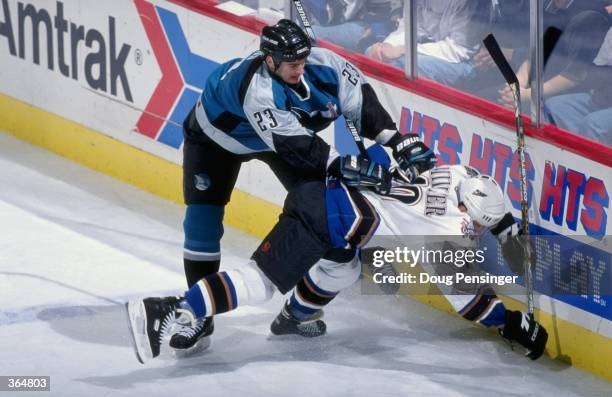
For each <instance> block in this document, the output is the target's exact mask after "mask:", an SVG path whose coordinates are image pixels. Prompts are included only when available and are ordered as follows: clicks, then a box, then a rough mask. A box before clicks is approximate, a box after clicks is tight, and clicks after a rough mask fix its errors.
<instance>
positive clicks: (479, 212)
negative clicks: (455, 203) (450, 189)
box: [459, 175, 506, 227]
mask: <svg viewBox="0 0 612 397" xmlns="http://www.w3.org/2000/svg"><path fill="white" fill-rule="evenodd" d="M459 203H463V205H465V208H467V213H468V215H470V217H471V218H472V220H474V221H476V222H478V223H479V224H480V225H482V226H485V227H491V226H493V225H495V224H497V223H498V222H499V221H500V220H501V219H502V218H503V217H504V214H505V213H506V205H505V202H504V194H503V193H502V191H501V188H500V187H499V185H498V184H497V182H496V181H495V179H493V178H492V177H490V176H488V175H476V176H473V177H471V178H468V179H466V180H464V181H463V182H462V183H461V186H459Z"/></svg>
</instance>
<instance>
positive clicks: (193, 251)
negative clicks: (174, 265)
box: [183, 204, 224, 288]
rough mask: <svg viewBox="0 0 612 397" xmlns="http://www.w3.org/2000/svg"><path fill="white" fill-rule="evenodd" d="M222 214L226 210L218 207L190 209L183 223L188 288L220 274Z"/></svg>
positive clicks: (205, 206) (191, 205) (184, 258)
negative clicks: (205, 278) (208, 277)
mask: <svg viewBox="0 0 612 397" xmlns="http://www.w3.org/2000/svg"><path fill="white" fill-rule="evenodd" d="M223 212H224V210H223V207H222V206H218V205H206V204H189V205H187V209H186V210H185V219H184V220H183V231H184V233H185V242H184V247H183V263H184V266H185V278H186V279H187V285H188V286H189V288H191V287H192V286H193V285H194V284H195V283H197V282H198V281H199V280H200V279H202V278H204V277H206V276H208V275H210V274H214V273H216V272H218V271H219V263H220V260H221V245H220V241H221V237H222V236H223V223H222V222H223Z"/></svg>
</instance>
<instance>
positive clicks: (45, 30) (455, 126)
mask: <svg viewBox="0 0 612 397" xmlns="http://www.w3.org/2000/svg"><path fill="white" fill-rule="evenodd" d="M178 3H181V2H180V1H176V2H174V3H169V2H161V1H154V2H150V1H144V0H134V1H133V2H128V1H122V0H113V1H106V2H95V3H92V2H89V1H85V0H79V1H70V2H68V1H65V2H61V1H47V0H39V1H36V2H33V1H29V2H28V1H15V0H1V1H0V59H1V60H2V62H1V63H2V67H1V68H0V116H1V117H0V130H3V131H8V132H9V133H11V134H13V135H15V136H18V137H20V138H22V139H25V140H27V141H29V142H32V143H35V144H37V145H40V146H43V147H45V148H48V149H50V150H52V151H54V152H56V153H59V154H61V155H63V156H66V157H68V158H71V159H74V160H76V161H78V162H80V163H83V164H85V165H87V166H89V167H92V168H94V169H97V170H99V171H101V172H104V173H107V174H109V175H112V176H115V177H117V178H119V179H122V180H125V181H127V182H129V183H132V184H134V185H137V186H139V187H141V188H143V189H145V190H148V191H151V192H153V193H156V194H158V195H160V196H163V197H165V198H168V199H171V200H173V201H175V202H181V201H182V198H181V170H180V166H179V164H180V163H181V157H182V152H181V148H182V146H181V144H182V134H181V123H182V120H183V118H184V116H185V114H186V113H187V112H188V111H189V109H190V107H191V106H192V105H193V103H194V102H195V99H196V98H197V96H198V95H199V94H200V93H201V90H202V87H203V84H204V82H205V81H206V78H207V76H208V74H209V73H210V72H211V71H212V70H213V69H214V67H216V66H217V65H218V64H219V63H221V62H224V61H226V60H229V59H231V58H236V57H241V56H244V54H246V53H248V52H250V51H253V50H255V49H256V48H257V46H258V37H257V35H256V32H257V31H258V29H259V28H258V27H257V24H256V23H255V22H254V21H252V20H251V21H248V20H247V21H246V22H245V20H244V19H239V18H236V17H233V16H231V15H230V14H226V13H224V12H221V11H219V10H216V9H214V8H211V7H210V6H200V8H199V9H197V10H193V9H187V8H183V6H182V5H181V4H178ZM201 3H202V4H205V3H206V2H201ZM33 26H36V29H33ZM351 60H353V61H355V62H356V63H357V64H358V65H359V66H360V67H361V68H362V70H363V71H364V72H365V74H366V77H367V78H368V80H369V81H370V82H371V84H372V85H373V86H374V88H375V90H376V91H377V93H378V96H379V98H380V99H381V101H382V102H383V104H384V105H385V107H386V108H387V109H388V110H389V111H390V113H391V115H392V116H393V117H394V119H395V120H396V121H397V123H398V126H399V127H400V129H401V130H402V131H405V132H414V133H418V134H420V135H421V137H422V138H423V140H424V141H425V142H426V143H427V144H428V145H429V146H431V147H435V148H436V152H437V153H439V161H440V163H442V164H456V163H462V164H469V165H472V166H474V167H476V168H478V169H479V170H480V171H482V172H485V173H488V174H491V175H493V176H495V178H496V179H497V180H498V181H499V182H500V184H501V186H502V188H503V190H504V193H505V195H506V199H507V206H508V208H511V209H512V211H513V213H514V214H515V216H517V217H520V211H519V184H518V168H517V159H516V157H517V156H516V153H515V151H514V149H515V147H516V144H515V137H514V132H513V129H512V115H511V114H510V112H504V111H500V110H499V109H498V108H496V107H494V106H490V107H489V108H487V106H488V105H487V104H484V103H482V101H478V100H475V99H472V98H470V97H467V96H464V97H462V96H460V95H456V94H453V93H452V92H451V91H449V90H446V89H445V88H444V87H439V86H437V85H435V84H428V83H426V82H425V83H423V82H421V83H419V82H417V83H411V84H407V83H404V82H402V81H399V80H398V79H396V78H394V77H393V73H391V72H389V71H388V70H386V68H374V65H371V64H368V62H367V61H363V60H360V59H355V58H351ZM446 97H448V98H451V100H450V101H447V100H444V98H446ZM453 98H454V102H453ZM451 102H452V103H451ZM548 132H549V133H550V131H548ZM553 132H554V131H553ZM528 133H529V134H530V136H529V137H528V138H527V153H528V165H529V167H528V176H529V181H530V217H531V219H532V221H533V225H532V230H533V231H537V232H538V233H539V234H547V235H551V236H554V237H555V238H554V239H547V240H546V244H547V245H540V248H538V249H539V250H540V251H539V252H538V253H539V254H540V256H541V257H543V258H545V259H544V260H543V261H542V263H539V264H538V266H539V271H536V272H535V286H536V289H537V290H538V291H539V292H540V293H542V295H539V296H538V298H537V300H536V306H537V307H538V310H539V316H540V317H539V318H540V319H541V321H542V322H543V323H544V324H545V325H546V326H547V327H548V329H549V330H552V332H549V334H550V335H551V341H550V342H549V344H548V351H549V353H550V355H551V356H553V357H554V356H562V357H564V358H566V359H569V360H571V362H572V363H573V364H574V365H577V366H579V367H582V368H585V369H588V370H590V371H593V372H595V373H597V374H600V375H602V376H604V377H607V378H609V379H610V378H612V372H611V370H610V368H609V367H608V366H607V365H606V364H607V361H606V358H607V357H611V356H612V343H611V339H612V315H611V313H612V311H611V309H610V304H611V303H612V302H610V299H611V291H610V288H611V286H610V284H611V281H610V280H611V277H612V270H611V265H610V253H609V252H610V247H609V244H610V242H609V238H607V234H609V233H608V230H610V223H611V221H610V219H609V217H608V212H609V208H610V205H609V201H610V199H609V192H610V187H611V186H612V181H611V179H612V178H611V169H610V165H611V163H610V162H611V161H612V153H611V152H612V151H611V150H610V149H609V148H605V147H598V146H596V145H595V144H591V143H589V142H587V141H583V140H580V139H573V140H570V139H559V138H558V137H555V136H554V135H552V136H551V135H547V134H546V131H544V132H542V130H533V129H529V128H528ZM324 135H325V136H326V137H327V139H330V140H331V139H333V140H335V141H336V144H337V146H339V147H340V148H341V149H342V150H343V151H345V152H351V151H354V150H355V148H354V144H353V143H352V142H351V140H350V137H349V136H348V134H347V132H346V131H345V129H344V127H343V123H342V121H338V122H336V123H335V125H334V127H333V128H330V129H329V131H326V133H325V134H324ZM220 166H222V165H220ZM284 195H285V192H284V190H283V188H282V186H281V185H280V184H279V183H278V182H276V180H275V178H274V176H273V174H272V173H271V172H270V171H269V170H268V169H266V167H265V166H264V165H263V164H260V163H255V162H253V163H250V164H248V165H245V166H244V167H243V168H242V170H241V173H240V176H239V180H238V183H237V189H236V190H235V192H234V194H233V196H232V203H231V204H230V207H229V208H228V209H227V211H226V221H227V222H228V223H230V224H232V225H234V226H237V227H240V228H242V229H245V230H247V231H250V232H252V233H254V234H256V235H259V236H262V235H264V234H265V233H266V232H267V231H268V230H269V229H270V227H271V226H272V225H273V224H274V222H275V221H276V219H277V216H278V213H279V211H280V209H279V206H280V205H282V200H283V197H284ZM573 235H576V236H583V237H584V238H586V239H588V240H589V241H590V244H589V245H585V244H582V243H576V239H572V238H571V236H573ZM581 240H582V239H581ZM567 247H570V248H567ZM491 270H492V271H493V272H495V269H491ZM422 300H425V301H427V302H429V303H431V304H433V305H434V306H436V307H438V308H448V307H447V306H446V305H445V303H444V302H443V301H442V300H441V299H439V298H438V297H435V296H432V297H423V298H422ZM508 302H509V306H511V307H517V306H519V305H521V303H519V302H516V301H514V300H512V299H509V300H508ZM553 314H554V315H553Z"/></svg>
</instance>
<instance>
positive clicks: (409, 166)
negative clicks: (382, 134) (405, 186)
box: [387, 132, 437, 182]
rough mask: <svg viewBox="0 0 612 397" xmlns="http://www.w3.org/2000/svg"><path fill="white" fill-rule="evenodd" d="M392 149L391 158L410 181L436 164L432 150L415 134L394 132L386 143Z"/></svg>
mask: <svg viewBox="0 0 612 397" xmlns="http://www.w3.org/2000/svg"><path fill="white" fill-rule="evenodd" d="M387 146H389V147H390V148H391V149H392V151H393V158H394V159H395V161H397V164H398V166H399V167H400V169H401V170H402V171H403V172H404V173H405V174H406V175H407V176H408V179H409V180H410V182H414V180H415V179H416V178H417V177H418V176H419V175H421V174H422V173H423V172H425V171H428V170H430V169H432V168H433V167H435V166H436V162H437V159H436V155H435V154H434V152H433V150H431V149H430V148H428V147H427V145H425V144H424V143H423V142H421V141H420V140H419V137H418V136H417V135H415V134H400V133H399V132H398V133H396V134H395V135H394V136H393V137H391V139H390V140H389V142H388V143H387Z"/></svg>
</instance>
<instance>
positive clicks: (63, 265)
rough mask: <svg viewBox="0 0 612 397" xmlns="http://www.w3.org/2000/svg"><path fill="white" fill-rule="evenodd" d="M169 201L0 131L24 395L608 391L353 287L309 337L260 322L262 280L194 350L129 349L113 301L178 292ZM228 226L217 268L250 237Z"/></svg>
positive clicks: (12, 335)
mask: <svg viewBox="0 0 612 397" xmlns="http://www.w3.org/2000/svg"><path fill="white" fill-rule="evenodd" d="M182 211H183V210H182V208H181V207H179V206H177V205H174V204H171V203H169V202H166V201H163V200H161V199H159V198H157V197H154V196H152V195H150V194H147V193H144V192H142V191H140V190H138V189H135V188H133V187H131V186H129V185H126V184H123V183H121V182H118V181H116V180H113V179H111V178H109V177H106V176H104V175H101V174H98V173H95V172H93V171H90V170H88V169H84V168H82V167H80V166H78V165H76V164H74V163H71V162H69V161H67V160H65V159H62V158H59V157H57V156H54V155H51V154H49V153H47V152H45V151H42V150H40V149H38V148H34V147H32V146H29V145H27V144H25V143H22V142H20V141H17V140H15V139H13V138H11V137H8V136H7V135H5V134H3V133H0V375H49V376H51V392H50V393H48V392H37V393H36V394H34V395H37V396H44V395H53V396H121V395H123V396H126V395H130V396H166V397H175V396H188V395H194V396H207V397H208V396H243V395H245V396H249V397H259V396H261V397H272V396H283V397H291V396H296V397H297V396H326V397H327V396H345V395H346V396H436V397H437V396H444V397H453V396H520V397H526V396H555V397H562V396H581V397H584V396H598V397H604V396H612V384H610V383H608V382H606V381H604V380H602V379H600V378H597V377H595V376H593V375H591V374H589V373H587V372H584V371H581V370H578V369H576V368H572V367H570V366H567V365H565V364H562V363H559V362H556V361H552V360H550V359H548V358H543V359H540V360H539V361H537V362H531V361H529V360H527V359H526V358H524V357H522V356H521V355H520V353H519V352H514V351H511V350H510V349H509V347H508V346H507V345H506V344H505V343H504V342H503V341H502V340H501V339H500V338H499V337H498V336H496V335H495V334H493V333H491V332H488V331H486V330H484V329H481V328H477V327H475V326H473V325H471V324H470V323H468V322H466V321H463V320H461V319H459V318H454V317H451V316H449V315H448V314H446V313H442V312H439V311H437V310H435V309H432V308H430V307H428V306H425V305H422V304H420V303H418V302H415V301H413V300H410V299H407V298H396V297H385V296H365V295H360V293H359V288H358V287H356V288H353V289H352V290H350V291H348V293H346V294H343V295H341V296H340V297H338V298H337V299H336V300H335V301H334V302H332V304H330V306H329V308H328V309H327V310H326V320H327V324H328V331H329V333H328V335H326V336H324V337H321V338H319V339H315V340H305V339H299V338H298V337H284V338H277V337H271V336H270V333H269V330H268V327H269V324H270V322H271V321H272V320H273V318H274V317H275V316H276V314H277V313H278V311H279V309H280V307H281V305H282V302H283V297H281V296H278V295H277V296H275V298H274V299H273V300H272V301H271V302H269V303H268V304H266V305H265V306H263V307H261V308H241V309H239V310H238V311H236V312H234V313H230V314H226V315H222V316H219V317H218V318H217V321H216V324H215V325H216V331H215V334H214V339H213V346H212V350H210V351H208V352H207V353H205V354H203V355H201V356H198V357H192V358H190V359H186V360H181V361H176V360H174V359H172V358H169V357H166V358H162V359H158V360H153V361H151V362H149V363H148V364H147V365H141V364H139V363H138V362H137V361H136V358H135V356H134V353H133V351H132V347H131V345H130V340H129V336H128V330H127V326H126V320H125V314H124V308H123V302H124V301H125V300H126V299H129V298H133V297H144V296H148V295H160V294H170V293H179V292H182V290H183V288H184V286H185V281H184V278H183V275H182V259H181V258H182V253H181V245H182V228H181V221H182ZM227 229H228V230H227V231H226V236H225V237H224V240H223V249H224V250H223V264H222V268H228V267H236V266H240V265H241V264H242V263H244V262H245V259H246V258H248V256H249V254H250V252H251V251H252V250H253V249H254V248H255V247H256V245H257V240H256V239H255V238H253V237H250V236H247V235H244V234H242V233H241V232H238V231H235V230H229V228H227ZM28 394H32V393H26V392H23V393H17V394H16V395H17V396H25V395H28ZM1 395H3V393H2V392H0V396H1Z"/></svg>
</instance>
